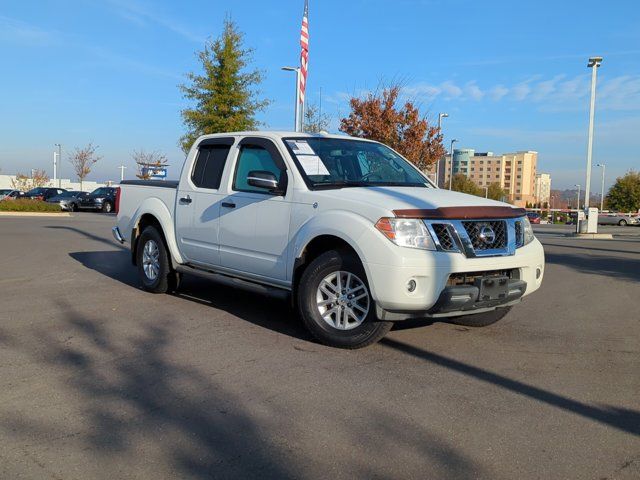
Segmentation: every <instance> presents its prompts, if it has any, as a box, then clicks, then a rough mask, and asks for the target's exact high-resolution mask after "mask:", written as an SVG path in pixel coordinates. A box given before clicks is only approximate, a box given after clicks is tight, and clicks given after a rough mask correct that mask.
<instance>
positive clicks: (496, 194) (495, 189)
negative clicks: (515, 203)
mask: <svg viewBox="0 0 640 480" xmlns="http://www.w3.org/2000/svg"><path fill="white" fill-rule="evenodd" d="M507 195H508V194H507V192H506V190H505V189H504V188H502V187H501V186H500V184H499V183H498V182H494V183H492V184H490V185H489V186H488V187H487V198H490V199H492V200H500V201H504V200H505V199H506V198H507Z"/></svg>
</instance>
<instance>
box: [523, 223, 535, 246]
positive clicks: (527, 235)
mask: <svg viewBox="0 0 640 480" xmlns="http://www.w3.org/2000/svg"><path fill="white" fill-rule="evenodd" d="M522 227H523V232H522V233H523V238H522V240H523V242H522V245H528V244H529V243H531V242H533V239H534V238H536V236H535V235H534V234H533V227H531V222H530V221H529V219H528V218H527V217H524V219H523V220H522Z"/></svg>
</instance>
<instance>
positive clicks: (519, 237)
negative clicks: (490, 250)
mask: <svg viewBox="0 0 640 480" xmlns="http://www.w3.org/2000/svg"><path fill="white" fill-rule="evenodd" d="M515 228H516V247H522V246H523V245H524V229H523V228H522V221H521V220H518V221H516V222H515Z"/></svg>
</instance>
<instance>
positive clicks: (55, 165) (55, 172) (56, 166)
mask: <svg viewBox="0 0 640 480" xmlns="http://www.w3.org/2000/svg"><path fill="white" fill-rule="evenodd" d="M53 145H54V147H58V161H57V162H56V152H53V181H54V185H55V180H56V178H57V179H58V188H62V187H61V186H62V179H61V178H60V172H59V171H58V169H59V168H60V163H61V162H62V145H60V144H59V143H54V144H53Z"/></svg>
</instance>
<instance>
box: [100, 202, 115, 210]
mask: <svg viewBox="0 0 640 480" xmlns="http://www.w3.org/2000/svg"><path fill="white" fill-rule="evenodd" d="M112 211H113V205H111V202H104V203H103V204H102V213H111V212H112Z"/></svg>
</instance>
